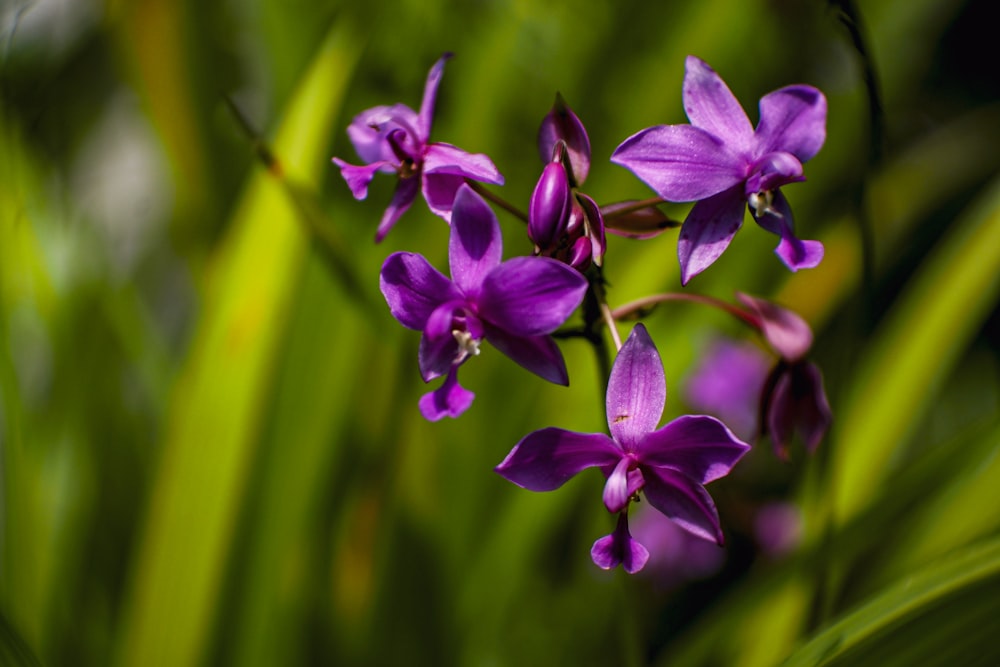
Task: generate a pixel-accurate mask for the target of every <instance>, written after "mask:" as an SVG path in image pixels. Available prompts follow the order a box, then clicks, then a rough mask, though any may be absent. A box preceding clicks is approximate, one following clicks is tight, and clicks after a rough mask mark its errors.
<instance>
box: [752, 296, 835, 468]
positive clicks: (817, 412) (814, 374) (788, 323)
mask: <svg viewBox="0 0 1000 667" xmlns="http://www.w3.org/2000/svg"><path fill="white" fill-rule="evenodd" d="M736 298H738V299H739V300H740V301H741V302H742V303H743V305H745V306H747V307H748V308H749V309H750V311H751V313H752V315H753V317H754V319H756V320H757V322H758V323H759V324H758V328H759V330H760V332H761V335H763V336H764V339H765V340H766V341H767V343H768V345H770V346H771V349H773V350H774V351H775V352H777V353H778V356H779V359H778V363H777V364H776V365H775V366H774V368H773V369H772V370H771V372H770V373H769V374H768V376H767V378H766V379H765V381H764V387H763V389H762V391H761V400H760V431H761V435H770V437H771V441H772V443H773V444H774V451H775V454H777V456H778V457H779V458H782V459H785V460H787V459H788V451H789V448H790V447H791V443H792V439H793V437H794V435H795V434H796V433H798V434H800V436H801V437H802V440H803V441H804V442H805V445H806V449H807V450H808V451H809V452H810V453H811V452H813V451H815V450H816V447H818V446H819V443H820V442H821V441H822V440H823V437H824V436H825V435H826V433H827V431H829V430H830V425H831V424H832V423H833V414H832V413H831V411H830V404H829V402H828V401H827V398H826V391H825V389H824V388H823V374H822V373H821V372H820V370H819V367H817V366H816V364H814V363H812V362H811V361H809V360H808V359H806V358H805V357H806V355H807V354H808V353H809V350H810V348H811V347H812V343H813V333H812V329H810V328H809V325H808V324H807V323H806V321H805V320H803V319H802V318H801V317H799V316H798V315H797V314H795V313H793V312H792V311H790V310H788V309H787V308H782V307H781V306H778V305H776V304H773V303H771V302H770V301H765V300H763V299H757V298H755V297H752V296H749V295H746V294H739V293H737V295H736Z"/></svg>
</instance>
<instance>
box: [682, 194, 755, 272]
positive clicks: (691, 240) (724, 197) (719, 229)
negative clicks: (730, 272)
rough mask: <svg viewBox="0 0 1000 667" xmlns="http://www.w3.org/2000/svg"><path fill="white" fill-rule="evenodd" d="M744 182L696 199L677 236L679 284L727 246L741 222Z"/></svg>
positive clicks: (708, 264) (713, 259)
mask: <svg viewBox="0 0 1000 667" xmlns="http://www.w3.org/2000/svg"><path fill="white" fill-rule="evenodd" d="M744 201H745V199H744V197H743V184H742V183H737V184H736V185H735V186H733V187H731V188H729V189H728V190H726V191H724V192H720V193H719V194H717V195H715V196H714V197H709V198H708V199H705V200H703V201H700V202H698V203H697V204H695V205H694V208H692V209H691V212H690V213H688V216H687V219H685V220H684V224H683V225H682V226H681V232H680V235H679V236H678V238H677V258H678V260H680V263H681V284H682V285H687V284H688V281H689V280H691V279H692V278H693V277H695V276H696V275H698V274H699V273H701V272H702V271H704V270H705V269H707V268H708V267H709V266H711V265H712V264H713V263H714V262H715V260H717V259H718V258H719V256H720V255H722V253H723V252H724V251H725V249H726V248H727V247H729V243H730V242H731V241H732V240H733V236H735V235H736V232H738V231H739V229H740V227H741V226H742V225H743V207H744Z"/></svg>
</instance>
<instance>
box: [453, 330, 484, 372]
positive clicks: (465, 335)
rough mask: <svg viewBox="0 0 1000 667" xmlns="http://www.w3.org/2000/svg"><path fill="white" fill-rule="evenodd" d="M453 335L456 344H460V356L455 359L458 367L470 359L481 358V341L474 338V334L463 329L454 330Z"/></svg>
mask: <svg viewBox="0 0 1000 667" xmlns="http://www.w3.org/2000/svg"><path fill="white" fill-rule="evenodd" d="M451 335H452V336H454V337H455V342H456V343H458V355H457V356H456V357H455V362H454V363H455V364H456V365H457V364H460V363H462V362H463V361H465V360H466V359H467V358H468V357H478V356H479V341H478V340H476V339H475V338H473V337H472V334H470V333H469V332H468V331H462V330H461V329H452V330H451Z"/></svg>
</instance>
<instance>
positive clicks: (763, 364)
mask: <svg viewBox="0 0 1000 667" xmlns="http://www.w3.org/2000/svg"><path fill="white" fill-rule="evenodd" d="M771 363H772V362H771V357H770V356H769V355H768V354H767V353H766V352H765V351H764V350H763V349H761V348H760V347H759V346H758V345H756V344H754V343H751V342H748V341H736V340H733V339H730V338H721V337H720V338H717V339H715V340H713V341H711V342H710V343H709V345H708V347H707V349H706V350H705V353H704V354H703V355H701V361H700V362H699V364H698V366H697V367H696V368H695V370H694V371H693V372H692V373H691V375H690V377H689V378H688V380H687V382H686V383H685V386H684V400H685V402H686V403H687V404H688V406H689V407H691V408H693V409H695V410H698V411H699V412H704V413H706V414H710V415H712V416H714V417H718V418H719V419H721V420H722V421H723V422H725V424H726V425H727V426H729V428H731V429H732V431H733V433H735V434H736V435H737V436H738V437H739V438H740V439H741V440H744V441H746V442H750V441H752V440H753V439H754V438H755V437H756V436H757V432H758V426H757V414H758V412H759V411H760V397H761V389H762V388H763V387H764V380H765V379H766V378H767V376H768V373H769V372H770V370H771Z"/></svg>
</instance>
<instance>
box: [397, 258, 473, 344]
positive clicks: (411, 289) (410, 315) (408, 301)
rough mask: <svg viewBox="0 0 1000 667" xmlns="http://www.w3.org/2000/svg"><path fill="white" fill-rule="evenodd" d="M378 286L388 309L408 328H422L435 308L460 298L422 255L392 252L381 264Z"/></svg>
mask: <svg viewBox="0 0 1000 667" xmlns="http://www.w3.org/2000/svg"><path fill="white" fill-rule="evenodd" d="M379 289H381V290H382V296H384V297H385V302H386V303H387V304H388V305H389V312H391V313H392V316H393V317H395V318H396V319H397V320H399V323H400V324H402V325H403V326H404V327H407V328H409V329H416V330H418V331H422V330H423V329H424V327H425V326H426V324H427V320H428V318H429V317H430V316H431V313H432V312H434V309H435V308H437V307H438V306H440V305H441V304H442V303H445V302H446V301H451V300H456V299H460V298H461V296H462V295H461V294H460V293H459V292H458V290H457V289H455V286H454V285H453V284H452V282H451V281H450V280H448V279H447V278H445V277H444V276H443V275H442V274H441V272H440V271H438V270H437V269H435V268H434V267H433V266H431V265H430V264H429V263H428V262H427V260H426V259H424V257H423V256H422V255H418V254H416V253H411V252H394V253H392V254H391V255H389V256H388V257H387V258H386V260H385V263H384V264H382V271H381V273H380V274H379Z"/></svg>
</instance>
